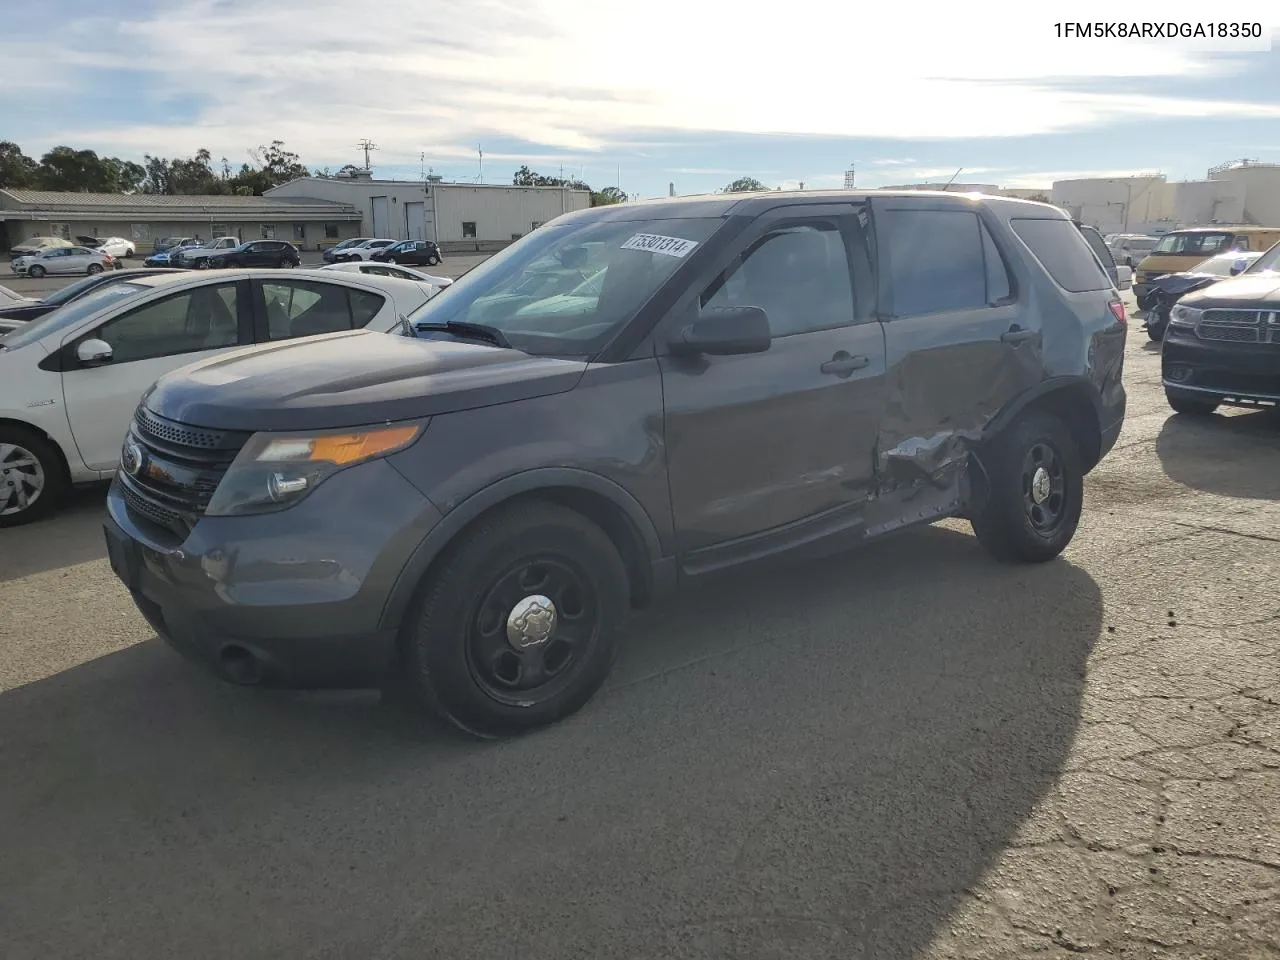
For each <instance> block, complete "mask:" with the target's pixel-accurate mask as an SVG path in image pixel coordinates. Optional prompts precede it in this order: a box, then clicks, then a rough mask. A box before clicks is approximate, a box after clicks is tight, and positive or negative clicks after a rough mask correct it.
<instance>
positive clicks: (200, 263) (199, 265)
mask: <svg viewBox="0 0 1280 960" xmlns="http://www.w3.org/2000/svg"><path fill="white" fill-rule="evenodd" d="M195 267H196V269H197V270H208V269H209V261H208V260H205V259H203V258H202V259H200V260H197V261H196V263H195Z"/></svg>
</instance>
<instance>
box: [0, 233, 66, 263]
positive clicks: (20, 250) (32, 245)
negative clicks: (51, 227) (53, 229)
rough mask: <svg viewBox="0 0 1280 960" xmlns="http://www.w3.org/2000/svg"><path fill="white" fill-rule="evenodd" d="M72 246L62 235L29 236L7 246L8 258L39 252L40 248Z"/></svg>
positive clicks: (14, 258) (13, 258)
mask: <svg viewBox="0 0 1280 960" xmlns="http://www.w3.org/2000/svg"><path fill="white" fill-rule="evenodd" d="M70 246H73V244H72V243H71V241H70V240H64V239H62V237H31V238H30V239H27V240H23V241H22V242H21V243H19V244H16V245H15V246H13V247H10V248H9V259H10V260H17V259H18V258H19V257H26V256H31V255H32V254H36V253H39V252H40V251H41V250H49V249H54V248H57V247H70Z"/></svg>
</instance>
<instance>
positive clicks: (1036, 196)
mask: <svg viewBox="0 0 1280 960" xmlns="http://www.w3.org/2000/svg"><path fill="white" fill-rule="evenodd" d="M1027 199H1028V200H1035V201H1036V202H1037V203H1048V202H1049V198H1048V196H1046V195H1045V194H1043V193H1033V194H1032V195H1031V196H1029V197H1027Z"/></svg>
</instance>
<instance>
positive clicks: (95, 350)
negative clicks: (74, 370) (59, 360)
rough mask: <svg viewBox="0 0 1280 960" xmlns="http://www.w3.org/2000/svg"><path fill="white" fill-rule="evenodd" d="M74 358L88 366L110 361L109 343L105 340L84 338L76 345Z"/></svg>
mask: <svg viewBox="0 0 1280 960" xmlns="http://www.w3.org/2000/svg"><path fill="white" fill-rule="evenodd" d="M76 359H77V360H79V361H80V362H81V363H83V364H84V365H85V366H88V367H96V366H98V365H99V364H103V363H110V362H111V344H109V343H107V341H105V340H85V341H82V342H81V344H80V345H79V346H78V347H76Z"/></svg>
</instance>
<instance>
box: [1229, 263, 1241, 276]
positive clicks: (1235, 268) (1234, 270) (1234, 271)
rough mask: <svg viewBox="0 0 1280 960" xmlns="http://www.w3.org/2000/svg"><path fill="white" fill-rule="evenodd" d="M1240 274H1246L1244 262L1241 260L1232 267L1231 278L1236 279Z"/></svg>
mask: <svg viewBox="0 0 1280 960" xmlns="http://www.w3.org/2000/svg"><path fill="white" fill-rule="evenodd" d="M1238 273H1244V262H1243V261H1241V260H1237V261H1236V262H1235V263H1233V264H1232V265H1231V276H1233V277H1234V276H1235V275H1236V274H1238Z"/></svg>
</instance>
